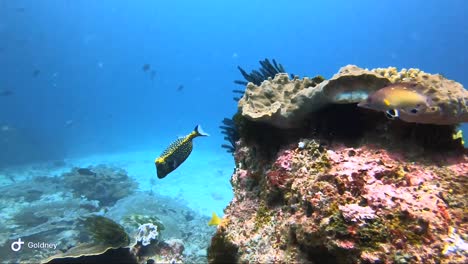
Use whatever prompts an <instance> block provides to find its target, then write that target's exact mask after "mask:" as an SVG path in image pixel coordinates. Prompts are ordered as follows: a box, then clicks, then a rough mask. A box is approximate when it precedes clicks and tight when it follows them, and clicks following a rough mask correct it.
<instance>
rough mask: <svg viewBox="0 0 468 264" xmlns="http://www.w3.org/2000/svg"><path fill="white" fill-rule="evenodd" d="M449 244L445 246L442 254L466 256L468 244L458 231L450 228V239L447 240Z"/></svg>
mask: <svg viewBox="0 0 468 264" xmlns="http://www.w3.org/2000/svg"><path fill="white" fill-rule="evenodd" d="M445 242H447V243H446V244H445V245H444V248H443V250H442V254H444V255H449V254H453V253H462V254H465V253H466V252H468V243H466V242H465V241H464V240H463V239H462V238H461V237H460V235H458V234H457V230H456V229H455V228H453V227H450V228H449V237H448V238H446V239H445Z"/></svg>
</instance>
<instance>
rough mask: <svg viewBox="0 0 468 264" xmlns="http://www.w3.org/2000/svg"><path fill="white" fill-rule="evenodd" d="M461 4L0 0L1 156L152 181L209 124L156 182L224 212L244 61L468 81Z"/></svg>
mask: <svg viewBox="0 0 468 264" xmlns="http://www.w3.org/2000/svg"><path fill="white" fill-rule="evenodd" d="M466 10H468V3H467V2H466V1H463V0H448V1H439V0H413V1H405V0H397V1H373V0H359V1H347V0H341V1H339V0H334V1H310V0H308V1H306V0H293V1H291V0H290V1H285V0H277V1H262V0H236V1H213V0H210V1H209V0H199V1H190V0H176V1H164V0H155V1H151V0H141V1H123V0H100V1H90V0H87V1H86V0H85V1H65V0H41V1H34V0H29V1H26V0H18V1H11V0H0V92H1V91H11V95H8V96H1V97H0V127H1V128H2V129H1V130H0V168H1V169H9V168H11V167H13V166H27V165H28V164H37V163H41V162H52V161H57V160H60V161H61V160H64V161H65V163H66V164H70V165H74V166H84V167H86V166H89V165H95V164H94V161H96V162H98V161H97V160H93V158H94V157H96V155H97V156H99V155H101V156H102V155H108V156H106V158H99V163H102V161H103V160H104V161H109V162H112V158H111V157H116V156H117V157H119V158H116V160H117V161H116V163H118V164H119V165H120V166H121V167H123V168H124V169H127V170H129V173H130V174H131V175H132V176H133V177H135V178H136V180H137V181H140V188H141V189H143V190H148V189H150V188H152V187H149V186H150V184H149V182H150V181H151V177H156V176H155V169H154V163H153V161H154V158H155V157H157V156H158V155H159V154H160V153H161V152H162V151H163V149H164V148H165V147H166V146H167V145H168V144H169V143H171V142H172V141H173V140H174V139H176V138H177V137H179V136H184V135H186V134H188V133H190V132H191V131H192V129H193V128H194V127H195V125H197V124H201V125H202V126H203V128H204V130H205V131H206V132H208V133H210V134H211V136H210V137H208V138H197V139H195V142H194V144H195V146H194V151H193V153H192V155H191V156H190V157H189V159H188V160H187V161H186V163H185V164H183V165H182V166H181V167H180V169H178V171H177V173H174V174H171V175H169V176H168V177H167V179H163V180H158V181H156V183H154V185H155V186H156V189H157V190H158V191H159V192H160V193H161V194H164V195H169V196H171V195H172V196H174V197H178V196H184V195H187V193H192V195H187V196H186V197H184V198H185V199H189V200H191V201H190V203H189V204H194V206H195V207H199V208H201V211H204V212H206V214H208V215H209V214H211V211H212V210H214V211H217V212H219V213H222V209H223V208H224V206H226V205H227V203H228V202H229V201H230V199H231V198H232V193H231V187H230V185H229V177H230V173H231V172H232V169H233V167H234V164H233V159H232V155H231V154H229V153H227V152H226V151H225V150H224V149H222V148H221V147H220V146H221V144H223V143H225V142H224V140H223V137H224V135H222V134H221V132H220V129H219V125H220V124H221V120H222V119H223V118H224V117H231V116H232V115H233V114H234V113H235V112H236V103H235V101H234V100H233V96H234V95H233V93H232V90H233V89H237V88H239V87H238V86H237V85H236V84H234V83H233V80H235V79H241V75H240V73H239V71H238V70H237V66H238V65H240V66H242V67H243V68H244V69H247V70H251V69H256V68H258V61H259V60H260V59H264V58H275V59H276V60H277V61H279V62H281V63H282V64H283V65H284V66H285V68H286V70H287V71H288V72H291V73H294V74H297V75H300V76H315V75H317V74H321V75H323V76H325V77H326V78H329V77H331V76H332V75H333V74H334V73H336V72H337V71H338V69H339V68H340V67H342V66H345V65H347V64H356V65H358V66H360V67H363V68H376V67H388V66H395V67H397V68H420V69H422V70H424V71H425V72H428V73H441V74H443V75H444V76H446V77H447V78H449V79H453V80H456V81H458V82H460V83H462V84H463V85H464V86H465V87H468V75H467V74H466V68H467V62H468V46H467V45H466V43H467V41H468V24H467V20H466ZM145 64H148V66H149V69H148V70H144V67H145V66H144V65H145ZM463 128H464V130H465V134H466V133H468V126H467V125H464V126H463ZM123 153H130V154H123ZM129 157H133V158H129ZM96 159H97V158H96ZM126 159H127V161H128V162H125V160H126ZM132 166H133V167H132ZM146 166H147V167H146ZM183 184H187V185H186V186H187V187H184V186H185V185H184V186H183ZM180 186H182V187H180ZM179 187H180V188H182V189H180V188H179ZM202 189H203V190H209V191H210V194H209V195H207V196H204V195H200V197H199V199H200V200H199V201H194V200H193V199H196V197H197V195H198V194H197V192H198V190H202ZM187 197H188V198H187ZM207 197H208V198H207ZM209 197H211V198H213V197H215V198H216V199H214V200H217V201H218V202H215V203H213V201H210V198H209ZM211 200H213V199H211ZM204 203H207V205H206V206H203V204H204Z"/></svg>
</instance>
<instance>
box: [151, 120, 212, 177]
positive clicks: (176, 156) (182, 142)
mask: <svg viewBox="0 0 468 264" xmlns="http://www.w3.org/2000/svg"><path fill="white" fill-rule="evenodd" d="M199 136H209V135H208V134H207V133H205V132H204V131H203V130H202V128H201V126H200V125H197V126H196V127H195V129H194V130H193V131H192V132H191V133H190V134H188V135H187V136H185V137H183V138H179V139H177V140H176V141H174V142H172V143H171V144H170V145H169V147H167V149H166V150H164V152H163V153H162V154H161V156H159V157H158V158H156V159H155V160H154V164H156V171H157V174H158V178H159V179H162V178H164V177H166V175H168V174H169V173H171V172H172V171H174V170H175V169H177V167H179V166H180V164H182V163H183V162H184V161H185V160H186V159H187V158H188V156H189V155H190V153H191V152H192V148H193V142H192V140H193V139H194V138H196V137H199Z"/></svg>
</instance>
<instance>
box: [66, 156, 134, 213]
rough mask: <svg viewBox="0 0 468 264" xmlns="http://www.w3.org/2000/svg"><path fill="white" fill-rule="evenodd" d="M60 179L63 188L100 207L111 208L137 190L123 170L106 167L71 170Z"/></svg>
mask: <svg viewBox="0 0 468 264" xmlns="http://www.w3.org/2000/svg"><path fill="white" fill-rule="evenodd" d="M83 171H86V172H88V173H84V172H83ZM62 177H63V181H64V185H65V187H67V188H70V189H72V190H73V194H74V195H75V196H77V197H81V196H85V197H86V198H88V199H89V200H97V201H99V205H100V206H111V205H113V204H115V202H117V201H118V200H119V199H121V198H124V197H126V196H128V195H130V194H131V193H133V192H134V191H135V190H136V188H137V183H136V182H135V181H134V180H133V179H132V178H130V177H129V176H128V175H127V172H126V171H125V170H123V169H120V168H115V167H109V166H106V165H98V166H92V167H89V168H86V169H84V168H73V169H72V170H71V171H70V172H67V173H64V174H63V175H62Z"/></svg>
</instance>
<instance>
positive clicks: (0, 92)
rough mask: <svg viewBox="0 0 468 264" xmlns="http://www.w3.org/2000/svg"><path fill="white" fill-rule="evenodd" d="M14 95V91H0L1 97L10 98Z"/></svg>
mask: <svg viewBox="0 0 468 264" xmlns="http://www.w3.org/2000/svg"><path fill="white" fill-rule="evenodd" d="M10 95H13V91H11V90H0V96H10Z"/></svg>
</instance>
